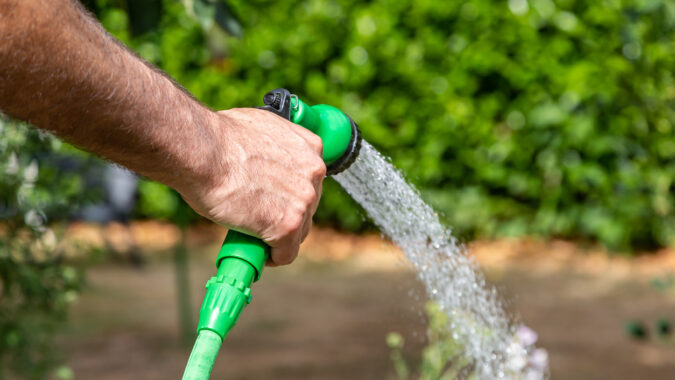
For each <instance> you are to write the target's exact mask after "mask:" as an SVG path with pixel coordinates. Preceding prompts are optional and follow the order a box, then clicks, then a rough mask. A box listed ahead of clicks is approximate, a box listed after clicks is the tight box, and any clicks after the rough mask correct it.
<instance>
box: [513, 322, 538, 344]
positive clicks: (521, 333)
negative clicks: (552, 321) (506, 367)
mask: <svg viewBox="0 0 675 380" xmlns="http://www.w3.org/2000/svg"><path fill="white" fill-rule="evenodd" d="M516 337H518V340H519V341H520V343H521V344H522V345H523V346H525V347H529V346H532V345H533V344H535V343H536V342H537V338H538V335H537V333H536V332H535V331H534V330H532V329H531V328H529V327H527V326H525V325H520V326H518V330H517V331H516Z"/></svg>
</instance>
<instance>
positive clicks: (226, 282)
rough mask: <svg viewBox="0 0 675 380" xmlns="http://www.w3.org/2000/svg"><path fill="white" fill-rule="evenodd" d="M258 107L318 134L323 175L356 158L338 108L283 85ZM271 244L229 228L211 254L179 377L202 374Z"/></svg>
mask: <svg viewBox="0 0 675 380" xmlns="http://www.w3.org/2000/svg"><path fill="white" fill-rule="evenodd" d="M263 102H264V103H265V106H263V107H260V108H261V109H265V110H268V111H270V112H274V113H275V114H277V115H279V116H281V117H283V118H285V119H288V120H290V121H292V122H294V123H296V124H299V125H300V126H302V127H305V128H307V129H308V130H310V131H312V132H313V133H315V134H317V135H318V136H319V137H320V138H321V140H322V142H323V161H324V162H325V163H326V167H327V175H333V174H337V173H340V172H342V171H343V170H345V169H347V168H348V167H349V166H350V165H351V164H352V163H353V162H354V160H355V159H356V157H357V156H358V153H359V149H360V146H361V133H360V132H359V129H358V127H357V125H356V123H354V121H353V120H352V119H351V118H349V116H347V115H345V114H344V112H342V111H340V110H339V109H337V108H335V107H333V106H329V105H325V104H319V105H314V106H308V105H307V104H305V103H304V102H303V101H302V100H300V99H299V98H298V97H297V96H296V95H293V94H291V93H290V92H289V91H288V90H286V89H283V88H277V89H275V90H272V91H270V92H268V93H267V94H265V96H264V97H263ZM269 253H270V247H269V246H268V245H267V244H265V242H263V241H262V240H260V239H258V238H256V237H253V236H250V235H246V234H244V233H241V232H238V231H233V230H230V231H229V232H228V234H227V237H226V238H225V242H224V243H223V246H222V247H221V249H220V253H219V254H218V258H217V259H216V267H217V268H218V272H217V273H216V275H215V276H214V277H212V278H211V279H210V280H209V281H208V282H207V283H206V295H205V296H204V301H203V302H202V307H201V310H200V312H199V324H198V326H197V334H198V335H197V341H196V342H195V345H194V348H193V349H192V353H191V354H190V359H189V360H188V364H187V367H186V368H185V372H184V374H183V380H204V379H208V378H209V376H210V375H211V369H212V368H213V364H214V362H215V360H216V357H217V356H218V351H219V350H220V346H221V345H222V343H223V341H224V340H225V337H226V336H227V334H228V332H229V331H230V330H231V329H232V327H233V326H234V325H235V323H237V319H239V315H240V314H241V312H242V311H243V310H244V308H245V307H246V305H248V304H249V303H250V302H251V284H252V283H253V282H255V281H258V280H259V279H260V276H261V275H262V271H263V268H264V266H265V262H266V261H267V258H268V257H269Z"/></svg>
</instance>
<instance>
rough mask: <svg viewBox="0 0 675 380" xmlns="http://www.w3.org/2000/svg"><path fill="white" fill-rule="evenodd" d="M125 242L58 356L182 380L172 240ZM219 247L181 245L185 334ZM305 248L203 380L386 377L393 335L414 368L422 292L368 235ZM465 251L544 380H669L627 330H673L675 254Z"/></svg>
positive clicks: (184, 353)
mask: <svg viewBox="0 0 675 380" xmlns="http://www.w3.org/2000/svg"><path fill="white" fill-rule="evenodd" d="M109 228H112V230H110V229H108V230H103V231H100V230H97V229H96V228H93V227H89V226H74V227H73V231H71V232H72V233H71V235H78V236H80V237H84V238H83V239H84V240H87V239H89V241H96V239H99V240H101V239H104V240H105V238H106V237H107V238H108V239H110V240H115V239H117V240H121V241H123V240H124V239H123V238H113V237H114V236H116V235H119V233H115V231H117V232H119V231H118V230H120V229H123V228H121V227H119V226H117V227H115V226H111V227H109ZM115 229H117V230H115ZM111 231H112V232H111ZM126 232H128V233H129V234H130V235H131V236H132V237H133V240H135V241H136V242H138V243H139V244H140V246H141V248H142V255H143V257H144V258H145V259H146V263H145V265H143V266H141V267H136V266H133V265H130V264H120V263H105V264H101V265H97V266H95V267H93V268H91V269H90V270H89V271H88V275H87V278H88V286H87V289H86V291H85V292H84V293H83V294H82V296H81V298H80V299H79V301H78V302H77V304H76V305H75V306H74V308H73V310H72V313H71V318H70V322H69V327H68V328H67V329H66V330H65V331H64V332H63V334H61V336H60V337H59V339H58V342H59V343H58V344H59V347H60V348H61V349H62V352H63V353H64V355H65V356H66V357H67V359H68V360H67V362H68V364H69V365H70V366H71V368H72V369H73V371H74V373H75V378H76V379H99V380H106V379H174V378H180V376H181V374H182V370H183V368H184V366H185V363H186V361H187V357H188V355H189V350H190V348H189V347H185V346H184V345H181V343H180V334H179V319H178V311H177V306H176V304H177V301H176V281H175V273H174V267H173V264H172V262H171V260H170V254H168V253H167V252H163V251H162V250H164V249H166V248H168V247H170V246H171V244H172V242H173V240H172V239H177V237H176V236H177V232H176V231H175V230H173V229H172V228H171V227H169V226H164V225H159V226H158V225H154V226H152V225H150V226H149V225H134V226H132V229H131V230H130V231H126ZM97 234H98V235H101V236H98V235H97ZM153 234H154V235H153ZM222 234H223V232H222V231H220V230H213V229H210V228H205V229H204V230H195V231H190V233H189V234H188V242H189V245H190V247H191V260H190V263H189V265H190V267H189V275H190V294H191V297H192V305H193V316H194V319H195V321H194V323H195V324H196V317H197V313H198V309H199V304H200V302H201V298H202V296H203V293H204V290H203V284H204V283H205V281H206V280H207V279H208V278H209V277H210V276H211V275H212V274H213V271H214V267H213V263H212V260H213V258H214V257H215V255H216V253H217V249H218V245H217V242H218V241H219V239H220V238H221V237H222ZM96 236H98V237H96ZM310 236H311V238H310V239H309V240H308V241H307V243H306V244H305V245H304V246H303V249H302V252H301V258H300V259H299V260H298V261H297V262H296V263H295V264H294V265H292V266H289V267H283V268H269V269H267V270H266V272H265V273H264V278H263V280H262V281H260V282H259V283H257V284H255V286H254V289H253V302H252V303H251V305H250V306H249V307H248V308H247V309H246V310H245V311H244V314H243V315H242V318H241V320H240V322H239V323H238V325H237V326H236V327H235V329H234V330H233V332H232V333H231V334H230V336H229V337H228V339H227V340H226V342H225V343H224V345H223V349H222V350H221V353H220V356H219V359H218V362H217V363H216V366H215V368H214V371H213V375H212V378H213V379H387V378H393V370H392V366H391V363H390V360H389V350H388V348H387V347H386V345H385V336H386V334H387V333H388V332H391V331H397V332H400V333H401V334H402V335H403V336H404V337H405V338H406V348H405V352H404V353H405V355H406V356H407V359H408V361H409V362H411V363H414V362H415V361H416V360H417V359H418V358H419V355H420V352H421V349H422V347H423V346H424V339H425V338H424V337H425V320H424V317H423V316H422V315H421V313H420V310H421V309H420V305H421V304H422V303H423V291H422V289H421V287H420V285H419V283H417V281H416V280H415V278H414V275H413V274H412V273H411V272H410V271H408V270H407V269H406V267H405V266H404V265H402V264H401V260H400V257H399V253H397V251H396V250H395V249H394V248H393V247H391V245H390V244H388V243H386V242H383V241H382V240H381V239H379V238H378V237H376V236H367V237H357V236H351V235H341V234H338V233H335V232H333V231H330V230H316V231H314V232H313V233H312V235H310ZM151 243H152V244H155V245H152V244H151ZM114 244H122V243H119V241H118V242H117V243H114ZM472 250H473V251H474V252H475V253H476V257H477V260H478V261H479V262H480V263H481V264H483V265H484V266H485V267H486V273H487V277H488V278H489V280H490V281H492V282H493V283H495V284H496V285H497V286H498V287H499V288H500V290H501V293H502V294H503V295H504V297H505V298H506V300H507V301H508V305H509V308H510V309H511V310H512V312H513V313H514V314H517V315H519V316H520V319H521V320H522V321H523V322H524V323H525V324H527V325H529V326H530V327H532V328H533V329H535V330H536V331H537V332H538V333H539V337H540V339H539V344H538V345H539V346H541V347H544V348H546V349H547V350H548V352H549V354H550V361H551V373H552V378H553V379H673V378H675V337H671V338H670V339H669V340H659V339H658V338H656V337H655V336H654V334H651V336H650V337H649V338H648V339H647V340H644V341H636V340H633V339H631V338H630V337H628V336H627V335H626V333H625V331H624V325H625V323H626V321H628V320H641V321H643V322H644V323H645V324H646V325H647V327H648V329H649V330H650V332H653V331H654V328H653V326H654V323H655V321H656V320H657V319H658V318H660V317H668V318H669V319H670V321H671V322H673V323H675V289H673V288H672V287H671V288H670V289H665V290H661V291H659V290H657V289H656V288H655V287H654V286H653V285H652V282H654V280H655V279H656V280H658V279H664V278H667V277H665V276H667V275H668V274H669V273H670V274H675V265H674V263H675V260H673V258H675V255H674V254H673V252H670V251H664V252H659V253H657V254H653V255H650V256H644V257H642V258H640V259H636V260H629V259H625V258H608V256H607V255H606V254H605V253H603V252H596V251H597V250H592V249H585V248H584V249H582V248H579V247H577V246H575V245H573V244H570V243H566V242H537V241H527V240H520V241H499V242H480V243H476V244H473V246H472ZM162 252H163V253H162Z"/></svg>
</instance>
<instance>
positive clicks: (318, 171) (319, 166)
mask: <svg viewBox="0 0 675 380" xmlns="http://www.w3.org/2000/svg"><path fill="white" fill-rule="evenodd" d="M312 174H313V175H314V178H323V177H325V176H326V164H325V163H324V162H323V160H317V161H316V162H315V163H314V170H313V172H312Z"/></svg>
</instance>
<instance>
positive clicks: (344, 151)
mask: <svg viewBox="0 0 675 380" xmlns="http://www.w3.org/2000/svg"><path fill="white" fill-rule="evenodd" d="M263 102H264V103H265V106H263V107H260V108H262V109H265V110H268V111H271V112H274V113H276V114H277V115H279V116H281V117H283V118H285V119H288V120H290V121H292V122H294V123H296V124H299V125H301V126H303V127H305V128H307V129H309V130H310V131H312V132H314V133H315V134H317V135H318V136H319V137H320V138H321V141H323V161H324V162H325V163H326V167H327V171H326V173H327V174H328V175H333V174H337V173H340V172H341V171H343V170H345V169H347V168H348V167H349V166H350V165H351V164H352V163H353V162H354V160H356V157H357V156H358V154H359V149H360V148H361V132H360V131H359V128H358V126H357V125H356V123H355V122H354V120H352V119H351V118H350V117H349V116H347V115H346V114H345V113H344V112H342V111H340V110H339V109H337V108H335V107H333V106H329V105H325V104H319V105H315V106H308V105H307V104H306V103H305V102H303V101H302V100H300V99H298V97H297V96H296V95H293V94H291V93H290V92H289V91H288V90H286V89H285V88H277V89H274V90H272V91H270V92H268V93H267V94H265V96H264V97H263Z"/></svg>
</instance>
